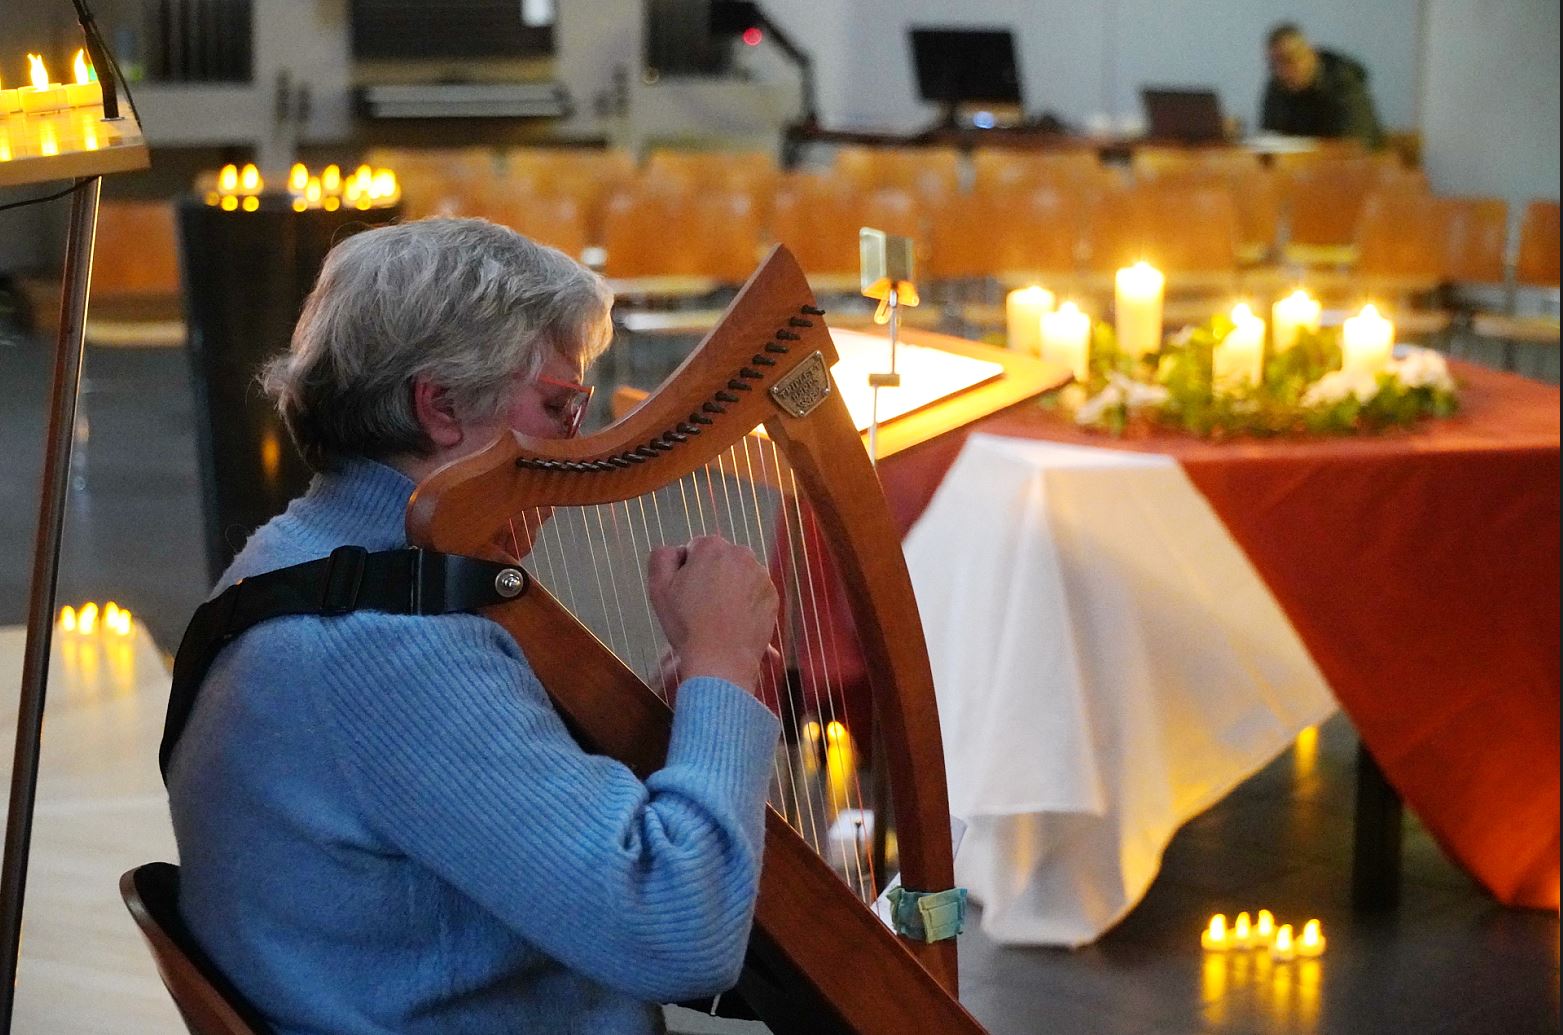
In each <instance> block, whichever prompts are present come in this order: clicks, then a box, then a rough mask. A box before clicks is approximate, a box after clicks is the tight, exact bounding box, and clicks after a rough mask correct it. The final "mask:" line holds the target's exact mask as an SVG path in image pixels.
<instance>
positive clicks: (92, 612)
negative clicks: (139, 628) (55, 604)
mask: <svg viewBox="0 0 1563 1035" xmlns="http://www.w3.org/2000/svg"><path fill="white" fill-rule="evenodd" d="M56 624H57V625H58V628H59V630H60V632H62V633H70V634H73V635H76V636H129V635H130V633H131V630H132V629H133V628H134V619H133V618H132V617H131V614H130V611H129V610H127V609H125V608H123V607H120V606H119V605H118V604H116V603H114V601H112V600H110V601H109V602H108V603H106V604H104V605H103V607H102V608H101V609H99V607H98V605H97V604H96V603H94V602H92V601H88V602H87V603H85V604H83V605H81V607H80V608H75V607H72V606H71V605H69V604H66V605H65V606H64V607H62V608H60V620H59V622H58V623H56Z"/></svg>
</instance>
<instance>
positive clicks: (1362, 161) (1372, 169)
mask: <svg viewBox="0 0 1563 1035" xmlns="http://www.w3.org/2000/svg"><path fill="white" fill-rule="evenodd" d="M1282 182H1283V190H1284V194H1285V199H1286V210H1287V217H1288V220H1287V226H1288V233H1287V244H1286V249H1285V258H1286V261H1287V262H1288V263H1289V264H1292V265H1302V266H1346V265H1350V264H1351V263H1353V262H1355V261H1356V257H1357V256H1356V249H1355V246H1354V242H1355V240H1356V237H1357V223H1358V221H1359V219H1360V218H1361V216H1362V206H1363V203H1364V202H1365V201H1366V199H1367V197H1368V196H1369V195H1370V194H1372V193H1373V192H1374V191H1376V190H1379V189H1380V188H1396V189H1399V190H1402V191H1404V192H1407V193H1412V192H1418V191H1421V190H1424V189H1425V187H1423V183H1424V182H1425V181H1423V180H1421V179H1420V177H1418V176H1416V175H1408V174H1405V173H1404V171H1403V170H1401V169H1400V167H1399V166H1398V164H1396V163H1395V162H1394V160H1393V159H1386V158H1384V157H1381V156H1374V157H1368V158H1348V159H1340V160H1337V161H1328V162H1322V161H1321V162H1315V163H1313V164H1311V165H1308V166H1305V167H1303V168H1299V169H1293V170H1290V171H1289V172H1287V173H1286V175H1285V176H1284V177H1283V181H1282Z"/></svg>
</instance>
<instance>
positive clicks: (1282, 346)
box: [1270, 288, 1320, 353]
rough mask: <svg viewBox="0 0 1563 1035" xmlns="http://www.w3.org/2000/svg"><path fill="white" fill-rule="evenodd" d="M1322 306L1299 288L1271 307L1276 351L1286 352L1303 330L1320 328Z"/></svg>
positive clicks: (1271, 323)
mask: <svg viewBox="0 0 1563 1035" xmlns="http://www.w3.org/2000/svg"><path fill="white" fill-rule="evenodd" d="M1319 311H1320V306H1319V302H1318V300H1317V299H1315V298H1313V297H1312V296H1310V295H1309V294H1308V292H1306V291H1304V290H1303V289H1302V288H1298V289H1297V290H1296V291H1293V292H1292V293H1291V294H1289V295H1287V296H1286V297H1285V298H1283V299H1280V300H1278V301H1277V302H1276V303H1275V305H1273V306H1271V307H1270V326H1271V329H1272V330H1271V332H1272V333H1273V334H1274V336H1275V351H1276V352H1277V353H1281V352H1285V351H1286V350H1287V349H1289V348H1291V347H1292V346H1293V345H1296V344H1297V339H1298V337H1299V336H1300V335H1301V334H1302V332H1303V331H1317V330H1318V329H1319Z"/></svg>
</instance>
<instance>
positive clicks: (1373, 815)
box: [1351, 742, 1405, 913]
mask: <svg viewBox="0 0 1563 1035" xmlns="http://www.w3.org/2000/svg"><path fill="white" fill-rule="evenodd" d="M1404 811H1405V810H1404V808H1403V806H1402V804H1401V801H1400V795H1399V794H1398V793H1397V792H1396V791H1395V789H1394V788H1393V787H1391V786H1390V785H1389V781H1388V780H1386V779H1384V771H1383V770H1382V769H1380V768H1379V767H1378V762H1377V761H1375V760H1374V758H1373V756H1372V755H1371V754H1369V752H1368V749H1367V746H1366V745H1364V744H1362V743H1360V742H1359V743H1358V744H1357V810H1356V817H1355V820H1354V831H1353V844H1352V853H1351V903H1352V906H1353V907H1354V908H1355V909H1357V910H1358V911H1359V912H1363V913H1381V912H1386V911H1388V910H1391V909H1394V908H1395V906H1396V905H1398V904H1399V902H1400V841H1401V826H1402V818H1403V815H1404Z"/></svg>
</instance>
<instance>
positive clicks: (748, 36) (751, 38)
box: [743, 26, 765, 47]
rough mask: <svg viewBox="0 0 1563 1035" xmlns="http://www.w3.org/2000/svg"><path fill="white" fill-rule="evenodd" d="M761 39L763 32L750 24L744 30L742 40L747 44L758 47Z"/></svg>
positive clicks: (763, 36) (763, 35)
mask: <svg viewBox="0 0 1563 1035" xmlns="http://www.w3.org/2000/svg"><path fill="white" fill-rule="evenodd" d="M763 39H765V33H763V32H761V31H760V30H759V29H756V28H754V27H752V26H751V27H750V28H747V29H745V30H744V35H743V41H744V43H745V44H746V45H747V46H751V47H758V46H759V45H760V41H761V40H763Z"/></svg>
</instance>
